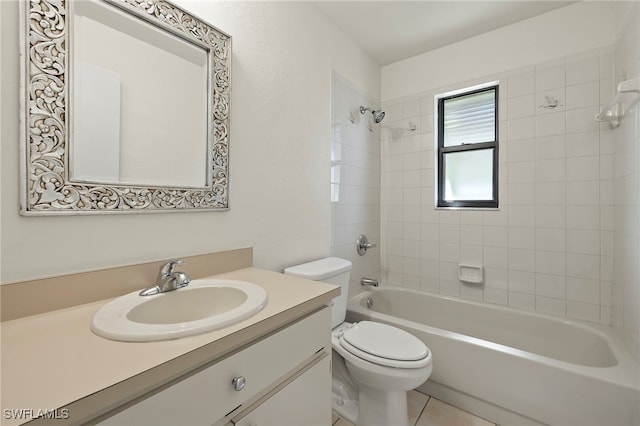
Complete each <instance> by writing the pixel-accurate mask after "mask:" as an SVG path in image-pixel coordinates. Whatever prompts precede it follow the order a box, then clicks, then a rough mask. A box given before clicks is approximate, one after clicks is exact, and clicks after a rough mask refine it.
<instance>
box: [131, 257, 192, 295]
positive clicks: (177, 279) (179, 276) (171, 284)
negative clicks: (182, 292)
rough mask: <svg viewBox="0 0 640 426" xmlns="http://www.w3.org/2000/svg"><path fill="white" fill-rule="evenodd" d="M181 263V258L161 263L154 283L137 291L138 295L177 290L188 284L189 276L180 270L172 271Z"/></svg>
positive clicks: (182, 262)
mask: <svg viewBox="0 0 640 426" xmlns="http://www.w3.org/2000/svg"><path fill="white" fill-rule="evenodd" d="M183 264H184V261H183V260H182V259H173V260H169V261H168V262H167V263H165V264H164V265H162V266H161V267H160V270H159V271H158V276H157V277H156V283H155V284H154V285H152V286H150V287H147V288H145V289H144V290H142V291H141V292H140V293H139V294H140V296H151V295H152V294H158V293H166V292H167V291H171V290H177V289H179V288H181V287H184V286H186V285H188V284H189V283H190V282H191V278H189V276H188V275H187V274H186V273H184V272H180V271H175V272H174V269H175V267H176V266H179V265H183Z"/></svg>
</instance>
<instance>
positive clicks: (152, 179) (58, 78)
mask: <svg viewBox="0 0 640 426" xmlns="http://www.w3.org/2000/svg"><path fill="white" fill-rule="evenodd" d="M21 3H26V2H21ZM25 8H27V9H28V10H24V9H25ZM23 20H24V21H25V22H26V28H25V31H24V33H23V37H24V38H25V39H26V40H25V44H24V45H25V47H26V54H25V55H24V57H25V62H24V63H23V72H24V73H25V74H26V75H25V81H26V83H25V85H26V87H25V90H23V93H24V94H25V99H24V100H23V101H24V107H25V108H24V109H23V114H24V118H25V120H24V123H25V127H24V128H23V131H24V136H25V144H24V149H23V150H22V154H23V162H22V164H23V179H22V182H23V184H24V186H25V188H24V191H22V192H23V199H22V203H21V213H23V214H27V215H28V214H60V213H62V214H64V213H73V214H79V213H96V212H97V213H106V212H126V211H151V210H153V211H170V210H182V209H227V208H228V189H229V187H228V151H229V132H228V126H229V98H230V94H229V76H230V61H231V58H230V55H231V37H230V36H228V35H226V34H224V33H222V32H221V31H219V30H217V29H216V28H214V27H212V26H210V25H209V24H207V23H205V22H202V21H201V20H199V19H197V18H196V17H194V16H192V15H190V14H188V13H187V12H185V11H184V10H182V9H180V8H178V7H177V6H175V5H173V4H171V3H169V2H166V1H162V2H156V1H154V0H148V1H145V2H130V1H127V0H67V1H66V2H60V1H57V0H40V1H39V2H29V5H28V6H23Z"/></svg>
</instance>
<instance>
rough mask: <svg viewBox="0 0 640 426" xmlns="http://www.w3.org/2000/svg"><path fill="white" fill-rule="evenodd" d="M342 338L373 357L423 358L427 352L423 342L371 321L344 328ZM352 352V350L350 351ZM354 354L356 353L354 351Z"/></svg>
mask: <svg viewBox="0 0 640 426" xmlns="http://www.w3.org/2000/svg"><path fill="white" fill-rule="evenodd" d="M342 339H343V340H344V341H345V342H346V343H347V345H343V347H344V348H345V349H347V350H349V346H352V347H354V348H356V349H357V350H359V351H362V352H364V353H366V354H370V355H373V356H375V357H380V358H385V359H388V360H395V361H418V360H423V359H424V358H426V357H427V355H428V354H429V350H428V349H427V347H426V346H425V344H424V343H422V341H421V340H420V339H418V338H417V337H415V336H413V335H412V334H409V333H407V332H406V331H404V330H400V329H399V328H396V327H392V326H390V325H387V324H382V323H378V322H372V321H361V322H359V323H356V324H354V325H353V327H351V328H349V329H348V330H345V332H344V334H343V335H342ZM350 352H352V351H350ZM354 355H358V354H356V353H354Z"/></svg>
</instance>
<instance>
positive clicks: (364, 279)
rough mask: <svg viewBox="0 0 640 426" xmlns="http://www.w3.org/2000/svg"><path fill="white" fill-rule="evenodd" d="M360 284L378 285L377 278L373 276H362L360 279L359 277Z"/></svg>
mask: <svg viewBox="0 0 640 426" xmlns="http://www.w3.org/2000/svg"><path fill="white" fill-rule="evenodd" d="M360 285H365V286H366V285H370V286H373V287H378V280H376V279H375V278H367V277H362V279H360Z"/></svg>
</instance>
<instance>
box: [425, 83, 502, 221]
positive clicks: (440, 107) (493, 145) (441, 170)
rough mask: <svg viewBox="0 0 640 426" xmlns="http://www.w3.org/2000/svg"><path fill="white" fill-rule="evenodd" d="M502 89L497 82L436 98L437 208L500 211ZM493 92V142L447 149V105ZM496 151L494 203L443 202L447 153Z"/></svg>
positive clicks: (470, 201) (471, 201)
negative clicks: (479, 94) (445, 123)
mask: <svg viewBox="0 0 640 426" xmlns="http://www.w3.org/2000/svg"><path fill="white" fill-rule="evenodd" d="M499 87H500V84H499V82H498V81H494V82H491V83H487V84H483V85H479V86H474V87H469V88H466V89H461V90H456V91H454V92H448V93H443V94H441V95H437V96H436V97H435V103H436V105H435V106H436V111H437V119H436V127H437V129H436V130H437V133H436V186H437V188H436V200H435V201H436V208H442V209H446V208H472V209H477V208H479V209H497V208H498V207H499V197H498V195H499V194H498V187H499V182H498V159H499V156H498V145H499V137H500V130H499V117H498V114H499V103H500V101H499V94H500V92H499V90H500V89H499ZM487 91H494V92H495V98H494V105H495V114H494V119H495V122H494V140H493V141H490V142H478V143H469V144H464V143H463V144H461V145H454V146H449V147H445V146H444V103H445V101H447V100H450V99H455V98H459V97H462V96H468V95H473V94H476V93H481V92H487ZM487 149H493V156H492V157H493V171H492V180H493V182H492V190H493V199H491V200H454V201H446V200H445V199H444V192H445V191H444V184H445V179H444V176H445V162H444V156H445V154H448V153H455V152H469V151H477V150H487Z"/></svg>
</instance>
